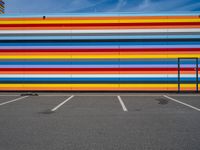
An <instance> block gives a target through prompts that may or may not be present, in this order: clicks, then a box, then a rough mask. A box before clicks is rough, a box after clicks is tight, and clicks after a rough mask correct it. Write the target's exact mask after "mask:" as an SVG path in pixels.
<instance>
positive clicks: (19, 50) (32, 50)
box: [0, 48, 200, 53]
mask: <svg viewBox="0 0 200 150" xmlns="http://www.w3.org/2000/svg"><path fill="white" fill-rule="evenodd" d="M162 51H167V52H170V51H188V52H191V51H200V48H120V49H119V48H115V49H112V48H105V49H100V48H97V49H90V48H89V49H0V53H1V52H162Z"/></svg>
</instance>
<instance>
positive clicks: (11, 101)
mask: <svg viewBox="0 0 200 150" xmlns="http://www.w3.org/2000/svg"><path fill="white" fill-rule="evenodd" d="M27 97H29V96H23V97H19V98H16V99H13V100H10V101H7V102H3V103H0V106H3V105H6V104H9V103H13V102H16V101H19V100H22V99H24V98H27Z"/></svg>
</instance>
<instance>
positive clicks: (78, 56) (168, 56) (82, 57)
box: [0, 54, 200, 59]
mask: <svg viewBox="0 0 200 150" xmlns="http://www.w3.org/2000/svg"><path fill="white" fill-rule="evenodd" d="M180 57H198V58H200V54H179V55H177V54H174V55H73V56H70V55H36V56H34V55H0V59H129V58H134V59H140V58H180Z"/></svg>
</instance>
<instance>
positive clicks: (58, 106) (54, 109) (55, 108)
mask: <svg viewBox="0 0 200 150" xmlns="http://www.w3.org/2000/svg"><path fill="white" fill-rule="evenodd" d="M73 97H74V95H72V96H70V97H69V98H68V99H66V100H65V101H63V102H62V103H60V104H59V105H57V106H56V107H54V108H53V109H51V111H52V112H54V111H56V110H57V109H58V108H60V107H61V106H62V105H64V104H65V103H66V102H68V101H69V100H70V99H72V98H73Z"/></svg>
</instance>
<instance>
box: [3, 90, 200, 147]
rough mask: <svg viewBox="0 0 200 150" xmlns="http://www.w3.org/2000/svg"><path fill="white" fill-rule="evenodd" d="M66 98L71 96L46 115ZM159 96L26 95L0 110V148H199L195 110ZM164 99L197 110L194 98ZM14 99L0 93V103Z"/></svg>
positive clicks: (199, 117) (198, 97) (199, 120)
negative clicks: (185, 104)
mask: <svg viewBox="0 0 200 150" xmlns="http://www.w3.org/2000/svg"><path fill="white" fill-rule="evenodd" d="M9 95H10V96H9ZM11 95H13V96H11ZM71 95H75V96H74V97H73V98H72V99H70V100H69V101H67V102H66V103H65V104H64V105H62V106H61V107H60V108H58V109H57V110H56V111H55V112H52V111H50V110H51V109H53V108H54V107H55V106H57V105H58V104H60V103H61V102H63V101H64V100H66V99H68V98H69V97H70V96H71ZM118 95H120V96H121V99H122V100H123V102H124V104H125V106H126V108H127V109H128V111H127V112H125V111H123V109H122V106H121V104H120V102H119V100H118V98H117V96H118ZM163 95H166V93H138V94H137V93H39V96H29V97H27V98H24V99H21V100H19V101H16V102H13V103H9V104H6V105H3V106H0V150H78V149H80V150H199V149H200V112H199V111H197V110H194V109H192V108H189V107H187V106H184V105H182V104H179V103H177V102H174V101H172V100H169V99H167V98H165V97H163ZM167 95H168V96H170V97H172V98H174V99H176V100H179V101H181V102H184V103H187V104H189V105H192V106H194V107H197V108H200V94H185V95H184V94H172V93H168V94H167ZM19 97H20V94H19V93H0V104H1V103H3V102H6V101H9V100H13V99H16V98H19Z"/></svg>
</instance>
